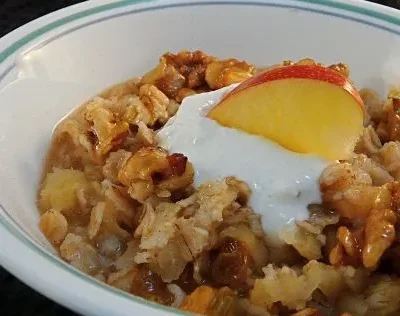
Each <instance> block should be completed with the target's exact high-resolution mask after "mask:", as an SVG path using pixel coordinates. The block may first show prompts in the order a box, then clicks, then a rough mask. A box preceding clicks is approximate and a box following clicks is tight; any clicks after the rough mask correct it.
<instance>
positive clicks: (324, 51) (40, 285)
mask: <svg viewBox="0 0 400 316" xmlns="http://www.w3.org/2000/svg"><path fill="white" fill-rule="evenodd" d="M182 49H189V50H192V49H201V50H204V51H205V52H207V53H210V54H214V55H217V56H219V57H229V56H232V57H236V58H238V59H244V60H247V61H249V62H252V63H255V64H257V65H267V64H271V63H275V62H279V61H281V60H284V59H298V58H301V57H306V56H310V57H313V58H316V59H318V60H320V61H322V62H325V63H334V62H338V61H344V62H346V63H348V64H350V66H351V70H352V76H351V77H352V79H354V81H355V82H356V84H357V85H359V86H364V87H365V86H368V87H373V88H374V89H376V90H378V91H379V92H380V93H382V94H383V93H385V92H386V91H387V89H388V87H389V85H390V84H393V83H397V84H400V55H399V51H400V11H396V10H392V9H389V8H385V7H382V6H378V5H374V4H370V3H367V2H364V1H360V0H351V1H350V0H313V1H310V2H307V1H304V0H296V1H290V0H265V1H261V0H254V1H251V2H250V1H236V0H233V1H188V0H184V1H178V0H177V1H134V0H124V1H110V0H96V1H89V2H85V3H83V4H79V5H76V6H72V7H70V8H67V9H64V10H61V11H58V12H55V13H53V14H50V15H47V16H45V17H43V18H41V19H39V20H36V21H34V22H31V23H29V24H27V25H25V26H23V27H21V28H19V29H18V30H16V31H14V32H12V33H11V34H9V35H7V36H5V37H4V38H2V39H1V40H0V90H1V92H0V202H1V207H0V263H1V265H2V266H4V267H5V268H6V269H8V270H9V271H10V272H11V273H13V274H15V275H16V276H17V277H19V278H20V279H21V280H22V281H24V282H25V283H27V284H28V285H30V286H32V287H33V288H35V289H36V290H38V291H39V292H41V293H43V294H44V295H46V296H48V297H50V298H52V299H53V300H55V301H57V302H59V303H61V304H63V305H65V306H67V307H69V308H71V309H73V310H75V311H77V312H79V313H82V314H86V315H114V316H118V315H161V314H165V315H168V314H175V313H179V312H177V311H174V310H172V309H169V308H166V307H162V306H158V305H156V304H152V303H149V302H147V301H145V300H143V299H140V298H135V297H133V296H130V295H127V294H125V293H122V292H121V291H118V290H116V289H113V288H111V287H108V286H106V285H104V284H102V283H100V282H97V281H96V280H94V279H92V278H90V277H87V276H85V275H83V274H81V273H80V272H78V271H77V270H75V269H74V268H72V267H71V266H68V265H67V264H65V263H64V262H62V261H61V260H59V259H58V258H57V256H56V255H55V252H54V250H53V249H52V248H51V246H50V245H49V244H48V243H47V242H46V240H45V238H44V237H43V236H42V234H41V233H40V231H39V229H38V212H37V210H36V207H35V193H36V188H37V184H38V179H39V176H40V171H41V167H42V159H43V157H44V154H45V152H46V149H47V146H48V143H49V139H50V135H51V131H52V128H53V126H54V124H55V123H56V122H57V121H59V120H60V119H61V118H62V117H63V116H64V115H65V114H66V113H68V112H69V111H70V110H71V109H72V108H73V107H74V106H76V105H77V104H80V103H82V102H83V101H84V100H85V99H87V98H88V97H90V96H92V95H94V94H95V93H97V92H99V91H101V90H102V89H103V88H105V87H107V86H109V85H111V84H114V83H117V82H119V81H122V80H125V79H127V78H130V77H133V76H136V75H140V74H142V73H143V72H145V71H146V70H148V69H150V68H151V67H152V66H154V65H155V64H156V63H157V61H158V57H159V56H160V55H161V54H162V53H164V52H166V51H175V52H176V51H179V50H182Z"/></svg>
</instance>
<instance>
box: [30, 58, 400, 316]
mask: <svg viewBox="0 0 400 316" xmlns="http://www.w3.org/2000/svg"><path fill="white" fill-rule="evenodd" d="M292 65H303V66H318V67H323V66H322V65H320V64H317V63H316V62H315V61H313V60H312V59H303V60H300V61H299V62H297V63H294V62H291V61H285V62H283V63H282V64H280V65H274V66H272V67H270V68H267V69H257V68H256V67H255V66H254V65H252V64H249V63H247V62H244V61H240V60H236V59H233V58H231V59H227V60H220V59H218V58H216V57H213V56H209V55H207V54H205V53H203V52H200V51H195V52H180V53H178V54H172V53H167V54H164V55H163V56H162V57H161V58H160V61H159V64H158V65H157V66H156V67H155V68H154V69H153V70H151V71H149V72H148V73H146V74H144V75H143V77H141V78H138V79H132V80H129V81H127V82H124V83H121V84H118V85H116V86H114V87H112V88H110V89H108V90H106V91H104V92H103V93H101V94H99V95H98V96H96V97H94V98H92V99H91V100H89V101H88V102H86V103H85V104H83V105H82V106H81V107H79V108H78V109H77V110H76V111H75V112H74V113H72V114H71V115H70V116H68V117H67V118H65V119H64V120H63V121H62V122H60V123H59V124H58V126H57V127H56V129H55V132H54V135H53V140H52V144H51V147H50V150H49V152H48V156H47V161H46V164H45V170H44V178H43V181H42V183H41V186H40V189H39V193H38V208H39V210H40V213H41V219H40V229H41V231H42V232H43V234H44V235H45V236H46V238H47V239H48V240H49V241H50V242H51V243H52V244H53V245H54V247H55V248H56V249H57V250H58V251H59V255H60V257H61V258H62V259H63V260H65V261H66V262H68V263H70V264H71V265H72V266H74V267H75V268H77V269H79V270H81V271H83V272H84V273H87V274H88V275H90V276H92V277H95V278H97V279H98V280H101V281H103V282H105V283H107V284H109V285H111V286H114V287H116V288H119V289H121V290H123V291H126V292H128V293H131V294H132V295H137V296H141V297H143V298H146V299H148V300H151V301H154V302H157V303H160V304H164V305H168V306H172V307H175V308H179V309H181V310H183V311H188V312H192V313H197V314H205V315H226V316H228V315H249V316H250V315H254V316H255V315H297V316H300V315H303V316H304V315H342V316H348V315H353V316H357V315H363V316H364V315H365V316H368V315H397V314H398V313H399V312H400V299H399V297H400V278H399V277H398V275H399V274H400V269H399V264H398V260H399V256H400V246H399V243H398V240H399V234H398V233H397V229H398V220H397V219H398V212H399V210H400V202H399V201H400V198H399V197H400V186H399V183H398V180H399V178H400V172H399V170H400V145H399V144H400V143H399V140H400V139H399V135H400V132H399V126H400V125H399V122H400V119H399V117H400V116H399V113H398V112H399V108H400V102H399V100H400V98H399V92H397V91H391V92H390V94H389V96H388V97H387V99H386V100H384V101H381V100H380V99H379V98H378V96H377V95H376V93H374V92H373V91H371V90H361V91H360V95H361V97H362V99H363V103H364V105H365V106H364V108H365V113H364V130H363V133H362V135H360V137H359V139H358V142H357V144H356V146H355V148H354V151H352V153H351V155H350V156H349V157H347V158H346V159H340V160H338V161H331V160H326V159H325V158H324V159H319V158H318V157H316V156H314V157H313V158H312V159H311V158H309V156H301V157H303V158H300V155H299V154H295V153H291V152H289V151H287V149H283V148H282V149H281V148H280V147H279V145H276V144H272V142H271V145H268V146H275V147H268V146H267V145H264V143H262V142H263V140H261V138H260V139H257V141H254V142H253V143H251V141H248V140H249V139H250V137H253V136H251V135H246V136H237V137H236V136H234V137H232V138H223V137H221V134H220V131H221V130H219V129H215V130H214V131H215V132H212V133H211V134H207V135H206V136H205V139H204V140H203V143H201V140H199V137H198V136H199V135H203V134H199V133H198V132H199V130H196V129H200V128H201V124H215V125H216V126H217V123H216V122H212V121H211V120H208V122H205V120H206V119H204V118H203V121H204V122H200V123H199V122H197V121H195V120H192V118H191V117H190V115H188V113H190V111H192V113H194V112H195V111H198V110H199V109H193V108H192V109H190V108H189V106H190V105H193V104H194V103H189V102H188V103H187V104H186V103H185V100H195V99H196V98H197V99H198V100H200V99H201V97H202V96H207V97H206V98H208V97H209V96H210V97H211V96H212V95H213V93H219V94H220V97H219V99H218V100H217V101H216V102H218V101H220V100H221V98H222V97H223V94H224V91H228V90H229V89H232V88H228V86H231V85H233V86H232V87H236V84H240V83H241V82H243V81H245V80H247V79H249V78H252V77H253V76H255V75H257V74H258V73H260V72H261V71H266V70H267V71H268V69H270V70H271V69H277V68H279V67H289V66H292ZM328 69H329V71H334V72H337V73H338V74H339V75H340V76H342V77H343V78H347V77H349V74H350V69H349V67H348V66H347V65H345V64H342V63H338V64H335V65H331V66H329V67H328ZM217 89H223V90H218V91H217V92H213V91H214V90H217ZM224 89H225V90H224ZM206 93H209V94H206ZM200 94H203V95H202V96H201V95H200ZM196 95H198V96H196ZM190 96H192V97H191V99H189V97H190ZM193 96H194V97H193ZM204 102H205V103H207V102H206V101H204ZM181 103H183V105H182V107H181ZM209 104H211V103H209ZM200 108H202V110H203V111H206V110H207V109H206V106H203V107H200ZM185 111H186V113H187V115H186V116H185V115H184V114H185ZM182 113H183V114H182ZM170 119H171V120H170ZM185 120H186V121H185ZM200 121H201V120H200ZM179 127H181V129H179ZM224 129H225V130H228V129H227V128H224ZM175 131H178V132H175ZM179 131H180V132H181V133H179ZM226 133H228V131H227V132H226ZM229 133H233V134H232V135H234V133H236V134H237V135H239V134H240V133H241V132H239V131H237V130H235V129H231V130H230V131H229ZM236 134H235V135H236ZM226 135H227V134H226ZM226 135H225V136H226ZM192 136H193V137H192ZM190 137H192V138H190ZM240 137H242V139H243V141H242V142H239V141H238V140H239V138H240ZM254 137H255V136H254ZM254 137H253V138H254ZM212 139H214V140H218V141H220V140H221V139H222V140H223V141H220V143H218V141H216V142H217V143H218V144H217V145H218V146H222V147H223V146H225V147H224V148H225V149H226V150H225V153H226V154H225V155H224V156H223V157H222V156H221V157H219V159H220V160H218V159H217V160H216V161H215V162H214V163H213V162H212V160H208V162H207V163H203V162H204V161H206V160H205V158H204V157H206V156H207V155H209V156H210V157H211V156H212V154H213V152H212V151H213V147H212V146H213V145H212V144H213V143H212V142H211V141H209V140H212ZM254 139H255V138H254ZM235 140H236V141H237V142H236V143H235V144H234V145H236V149H235V150H228V147H227V144H228V143H231V142H234V141H235ZM186 141H187V142H188V144H189V145H190V144H191V145H190V146H191V147H190V146H189V145H187V146H186V145H185V142H186ZM196 141H200V143H197V145H196ZM246 143H249V144H253V145H251V146H248V147H246V145H245V144H246ZM265 143H267V140H265ZM254 144H258V145H257V148H264V147H263V146H267V147H268V148H269V149H265V151H263V150H261V149H260V150H258V151H257V152H253V154H254V153H256V154H257V155H258V156H257V157H261V158H260V160H257V159H253V160H252V158H251V155H248V152H249V151H251V150H252V149H251V148H254V147H255V145H254ZM268 144H269V143H268ZM267 147H265V148H267ZM231 148H233V147H231ZM271 148H273V149H271ZM215 150H217V149H216V147H215ZM267 150H268V152H267ZM274 150H275V151H274ZM271 153H273V154H271ZM238 155H241V159H236V156H238ZM267 155H270V159H267V157H266V156H267ZM286 155H287V156H290V157H292V158H291V159H292V160H291V161H290V163H287V162H286V161H288V160H285V159H286V158H285V157H286ZM202 156H203V158H201V157H202ZM263 157H265V158H263ZM305 157H306V158H305ZM261 159H262V160H261ZM301 159H308V160H307V163H305V164H302V163H301ZM277 160H279V161H277ZM231 161H235V163H236V162H237V161H239V163H238V164H239V166H237V165H235V164H233V163H231ZM248 162H250V163H248ZM246 163H248V164H246ZM279 163H281V164H282V166H283V167H282V168H281V169H279V168H278V167H277V166H278V165H279ZM261 164H265V165H266V166H267V167H265V168H264V167H263V168H261V166H258V165H261ZM285 164H286V168H285ZM229 166H230V167H229ZM213 168H215V169H213ZM224 168H226V169H224ZM235 168H236V169H237V168H243V169H246V168H247V170H243V171H239V170H238V171H236V169H235ZM268 168H269V169H268ZM306 168H310V170H314V171H315V172H313V173H309V171H305V170H306ZM285 169H286V170H285ZM224 170H227V171H224ZM279 170H280V171H279ZM274 172H275V173H274ZM295 172H300V173H299V174H298V175H296V176H297V178H296V179H292V180H291V181H292V182H293V183H294V182H296V181H298V183H297V182H296V183H297V184H298V185H299V186H298V187H288V186H285V185H284V184H285V183H284V182H281V183H280V185H281V186H279V185H278V182H277V181H278V180H277V179H279V178H282V179H280V180H282V181H283V180H285V179H287V177H288V176H293V175H294V174H295ZM239 174H240V175H243V176H242V177H239V176H238V175H239ZM248 174H254V177H256V176H258V179H260V181H258V182H257V181H255V180H254V177H248V178H246V176H245V175H248ZM310 175H312V177H310ZM274 177H276V179H275V180H274ZM306 177H308V178H306ZM302 179H303V180H304V179H305V180H304V182H301V181H300V180H302ZM295 180H296V181H295ZM303 180H302V181H303ZM307 181H310V182H307ZM282 183H283V184H282ZM304 183H310V187H309V188H308V187H306V186H305V185H304ZM255 184H256V185H255ZM268 185H269V186H268ZM302 190H303V191H302ZM307 190H309V191H307ZM299 192H300V193H299ZM269 194H270V195H272V196H273V197H274V198H275V199H270V200H268V195H269ZM264 197H265V199H263V198H264ZM265 201H267V202H265ZM268 201H269V202H268ZM265 204H270V206H269V209H270V210H271V211H270V213H267V212H266V211H265V210H264V209H263V206H264V205H265ZM272 204H274V205H272ZM289 204H290V208H289V206H288V205H289ZM288 209H290V211H291V212H292V213H293V214H292V213H290V212H289V211H288ZM299 214H300V215H301V216H300V215H299ZM274 216H275V217H274ZM276 216H278V217H276ZM285 216H286V217H285ZM276 218H279V219H280V220H281V222H279V223H280V224H277V223H278V220H277V219H276ZM282 218H283V219H282ZM286 223H289V224H287V225H286ZM274 229H275V230H274ZM278 239H279V242H274V240H275V241H276V240H278Z"/></svg>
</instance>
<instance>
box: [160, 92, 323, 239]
mask: <svg viewBox="0 0 400 316" xmlns="http://www.w3.org/2000/svg"><path fill="white" fill-rule="evenodd" d="M235 86H236V85H232V86H229V87H226V88H222V89H220V90H217V91H213V92H208V93H202V94H197V95H194V96H190V97H187V98H185V99H184V100H183V103H182V104H181V106H180V108H179V111H178V113H177V114H176V115H175V117H173V118H171V119H170V120H169V121H168V123H167V124H166V125H165V126H164V127H163V128H162V129H161V130H160V131H159V133H158V135H157V138H158V141H159V144H160V146H162V147H164V148H165V149H167V150H168V151H170V152H171V153H174V152H176V153H182V154H184V155H185V156H187V157H188V159H189V161H190V162H191V163H192V164H193V166H194V169H195V186H199V185H200V184H202V183H204V182H206V181H209V180H215V179H222V178H224V177H228V176H235V177H237V178H238V179H240V180H242V181H245V182H246V183H247V184H248V185H250V187H251V189H252V192H253V193H252V197H251V200H250V203H249V204H250V206H251V207H252V208H253V210H254V211H255V212H256V213H258V214H261V221H262V225H263V228H264V230H265V232H266V233H267V234H268V236H269V238H270V239H271V241H272V242H273V243H280V241H279V237H278V235H279V232H280V231H281V229H282V228H283V226H284V225H286V224H293V223H294V222H295V220H305V219H307V218H308V210H307V205H309V204H310V203H320V202H321V197H320V191H319V184H318V179H319V176H320V174H321V173H322V171H323V170H324V168H325V167H326V166H327V164H328V162H327V161H325V160H323V159H322V158H319V157H317V156H315V155H307V154H297V153H294V152H291V151H289V150H287V149H285V148H283V147H281V146H280V145H278V144H277V143H275V142H273V141H270V140H268V139H265V138H262V137H259V136H254V135H250V134H247V133H245V132H243V131H240V130H236V129H233V128H227V127H223V126H221V125H219V124H218V123H217V122H215V121H214V120H211V119H209V118H207V117H206V115H207V113H208V112H209V111H210V110H211V109H212V108H213V107H214V106H216V105H217V104H218V102H219V101H220V100H221V99H222V97H223V96H224V95H225V93H227V92H229V91H230V90H232V89H233V88H234V87H235ZM244 106H245V105H244Z"/></svg>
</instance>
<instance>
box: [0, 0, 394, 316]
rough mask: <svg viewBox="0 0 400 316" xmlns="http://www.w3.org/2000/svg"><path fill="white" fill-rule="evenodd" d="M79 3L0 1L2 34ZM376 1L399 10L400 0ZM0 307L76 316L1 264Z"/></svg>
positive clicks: (13, 315)
mask: <svg viewBox="0 0 400 316" xmlns="http://www.w3.org/2000/svg"><path fill="white" fill-rule="evenodd" d="M79 2H82V0H41V1H39V0H0V37H1V36H3V35H5V34H7V33H8V32H10V31H12V30H13V29H15V28H17V27H18V26H20V25H23V24H25V23H27V22H29V21H31V20H33V19H35V18H37V17H39V16H42V15H44V14H47V13H49V12H52V11H54V10H57V9H60V8H63V7H65V6H68V5H72V4H76V3H79ZM373 2H376V3H380V4H384V5H388V6H392V7H395V8H397V9H400V0H380V1H373ZM60 286H62V284H60ZM0 310H1V311H0V314H1V315H4V316H31V315H38V316H39V315H40V316H76V314H75V313H73V312H71V311H69V310H67V309H65V308H63V307H61V306H59V305H57V304H55V303H53V302H52V301H50V300H48V299H46V298H45V297H43V296H41V295H40V294H38V293H36V292H35V291H33V290H31V289H30V288H29V287H27V286H26V285H24V284H23V283H21V282H20V281H18V280H17V279H16V278H14V277H13V276H12V275H10V274H9V273H8V272H7V271H5V270H4V269H2V268H1V267H0ZM107 316H112V315H107Z"/></svg>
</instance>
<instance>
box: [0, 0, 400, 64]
mask: <svg viewBox="0 0 400 316" xmlns="http://www.w3.org/2000/svg"><path fill="white" fill-rule="evenodd" d="M146 2H148V3H150V2H156V1H155V0H121V1H117V2H113V3H109V4H104V5H100V6H98V7H94V8H90V9H86V10H83V11H81V12H77V13H74V14H71V15H69V16H66V17H63V18H60V19H58V20H56V21H54V22H51V23H49V24H46V25H44V26H42V27H40V28H38V29H37V30H35V31H33V32H31V33H29V34H27V35H25V36H23V37H22V38H20V39H19V40H17V41H15V42H14V43H13V44H11V45H10V46H8V47H7V48H6V49H4V50H3V51H1V52H0V64H1V63H3V62H4V61H5V60H6V59H7V58H8V57H10V56H11V55H12V54H14V53H15V52H16V51H17V50H19V49H20V48H21V47H23V46H25V45H26V44H28V43H30V42H32V41H33V40H34V39H36V38H38V37H39V36H41V35H44V34H46V33H48V32H50V31H52V30H54V29H56V28H58V27H60V26H63V25H65V24H68V23H70V22H73V21H76V20H80V19H82V18H85V17H88V16H91V15H95V14H98V13H102V12H106V11H110V10H113V9H118V8H123V7H128V6H132V5H136V4H140V3H146ZM295 2H298V3H302V4H315V5H319V6H322V7H328V8H334V9H340V10H344V11H347V12H351V13H356V14H361V15H366V16H369V17H372V18H375V19H378V20H381V21H384V22H387V23H389V24H392V25H395V26H400V17H395V16H392V15H389V14H386V13H382V12H378V11H375V10H372V9H369V8H365V7H361V6H357V5H354V4H348V3H342V2H336V1H335V0H295ZM203 3H204V4H205V5H206V4H216V3H218V1H214V2H203ZM219 3H221V4H223V3H224V2H219ZM225 3H226V4H227V5H229V4H231V5H233V4H235V2H225ZM237 3H238V4H240V2H237ZM192 4H193V5H194V4H196V2H194V3H192ZM197 4H199V3H197ZM200 4H201V3H200ZM246 4H248V5H252V4H255V2H251V1H248V2H246ZM260 4H261V3H260ZM265 4H268V3H267V2H265Z"/></svg>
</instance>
